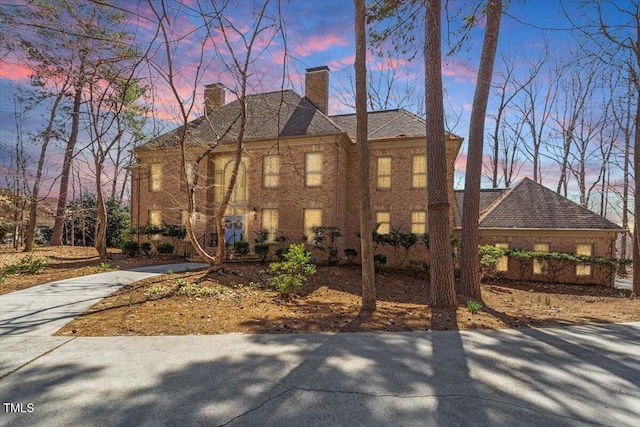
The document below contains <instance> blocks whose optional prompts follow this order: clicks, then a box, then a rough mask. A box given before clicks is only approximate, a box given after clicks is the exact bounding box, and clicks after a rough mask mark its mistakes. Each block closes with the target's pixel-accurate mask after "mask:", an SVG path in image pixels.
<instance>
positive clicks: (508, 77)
mask: <svg viewBox="0 0 640 427" xmlns="http://www.w3.org/2000/svg"><path fill="white" fill-rule="evenodd" d="M500 57H501V59H502V63H503V65H504V71H503V72H500V73H497V77H498V81H497V82H496V83H495V84H494V85H493V87H494V88H495V89H496V94H497V98H498V104H497V107H496V111H495V114H494V115H491V116H490V117H492V118H493V119H494V126H493V130H492V132H491V134H490V138H489V139H490V141H491V154H490V156H489V158H490V162H491V166H490V167H489V170H490V177H491V184H492V186H493V188H498V186H499V184H500V178H499V171H500V169H503V170H509V169H513V168H514V167H515V166H511V165H509V158H510V157H512V156H515V155H516V154H515V152H514V153H513V154H509V153H510V147H512V146H513V144H509V143H507V142H506V141H504V140H502V139H501V138H500V137H501V136H504V135H505V132H504V130H505V127H504V126H503V122H504V121H505V120H506V118H505V115H506V113H507V112H508V111H509V110H511V109H512V108H513V107H512V103H513V102H514V100H515V99H516V98H517V97H518V96H519V95H520V93H521V92H523V91H525V90H526V89H527V87H528V86H529V85H530V84H531V82H533V80H534V79H535V78H536V77H537V75H538V72H539V71H540V68H541V67H542V65H543V64H544V61H545V59H544V56H543V58H542V59H541V60H539V61H536V62H535V63H534V64H530V67H529V71H530V72H529V73H527V76H526V78H524V79H523V80H522V81H518V80H517V79H516V76H515V71H516V65H515V64H516V62H517V58H516V57H509V56H507V55H505V54H501V55H500ZM515 126H516V127H520V125H518V124H516V125H515ZM520 130H521V129H520ZM519 134H520V135H521V133H519ZM514 141H517V139H513V140H512V141H511V142H512V143H513V142H514ZM514 148H515V147H514ZM500 151H503V152H504V151H506V153H505V154H506V155H504V156H500ZM501 165H502V166H501ZM503 179H504V180H505V181H506V177H504V176H503ZM509 181H510V180H509ZM505 185H507V186H508V183H507V182H505Z"/></svg>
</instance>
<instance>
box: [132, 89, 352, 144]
mask: <svg viewBox="0 0 640 427" xmlns="http://www.w3.org/2000/svg"><path fill="white" fill-rule="evenodd" d="M246 102H247V126H246V129H245V135H244V138H245V141H259V140H265V139H276V138H283V137H290V136H305V135H327V134H337V133H343V132H344V131H343V130H342V129H340V128H339V127H338V126H336V124H335V123H333V122H332V121H331V120H330V119H329V118H328V117H327V116H326V115H324V114H323V113H322V112H321V111H320V110H318V109H317V108H316V107H315V106H314V105H313V104H311V102H309V101H308V100H307V99H306V98H302V97H301V96H300V95H298V94H297V93H295V92H294V91H292V90H285V91H277V92H269V93H261V94H256V95H249V96H247V97H246ZM239 113H240V103H239V101H238V100H235V101H232V102H230V103H228V104H226V105H225V106H223V107H222V108H219V109H216V110H214V111H213V112H212V113H211V114H209V116H208V117H204V116H202V117H199V118H197V119H195V120H193V121H191V122H189V123H188V124H187V132H188V139H187V143H188V144H189V145H202V144H209V143H211V142H213V141H215V140H216V138H217V136H216V134H224V133H225V132H226V131H227V129H230V131H229V132H228V133H227V134H226V135H225V136H224V137H223V138H222V141H223V142H231V141H235V140H236V139H237V137H238V131H239V129H240V118H239V116H240V114H239ZM181 129H182V127H178V128H176V129H174V130H172V131H170V132H167V133H165V134H164V135H161V136H159V137H157V138H155V139H153V140H151V141H149V142H148V143H146V144H144V145H142V146H140V147H139V148H138V150H145V149H157V148H165V147H175V146H177V145H178V144H179V142H180V140H179V136H180V131H181Z"/></svg>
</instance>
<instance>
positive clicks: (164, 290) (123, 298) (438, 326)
mask: <svg viewBox="0 0 640 427" xmlns="http://www.w3.org/2000/svg"><path fill="white" fill-rule="evenodd" d="M34 255H35V256H38V257H42V258H46V259H47V261H48V267H47V268H46V269H45V270H44V271H43V272H41V273H39V274H35V275H25V276H8V277H7V278H6V279H5V281H4V283H2V284H0V293H7V292H11V291H13V290H18V289H24V288H26V287H29V286H34V285H36V284H40V283H45V282H48V281H52V280H59V279H62V278H67V277H72V276H78V275H82V274H93V273H95V272H99V271H100V269H99V268H97V266H98V265H99V262H98V260H97V257H96V256H95V251H94V250H93V249H91V248H77V247H76V248H70V247H64V248H51V247H41V248H38V249H37V250H36V252H35V253H34ZM21 256H24V254H22V253H16V252H13V251H11V250H10V249H9V248H6V247H4V248H0V267H1V266H3V265H5V264H7V263H9V262H15V261H16V260H17V258H19V257H21ZM178 261H180V258H173V259H172V258H166V257H151V258H146V257H142V256H140V257H136V258H128V257H125V256H123V255H121V254H119V253H115V252H114V253H113V254H112V261H111V265H112V266H118V267H119V268H120V269H126V268H128V267H135V266H141V265H150V264H158V263H172V262H178ZM261 270H266V266H261V265H259V264H256V263H247V264H241V263H232V264H226V274H225V275H224V276H218V277H216V280H215V281H212V280H204V281H201V282H200V283H197V282H198V281H199V279H201V278H202V272H190V273H179V274H167V275H163V276H158V277H154V278H151V279H147V280H143V281H140V282H137V283H134V284H133V285H131V286H128V287H126V288H123V289H121V290H120V291H117V292H115V293H113V294H112V295H110V296H109V297H107V298H105V299H104V300H102V301H100V302H99V303H98V304H96V305H94V306H93V307H91V308H90V309H89V310H87V312H86V313H85V314H84V315H82V316H80V317H78V318H77V319H75V320H74V321H72V322H71V323H69V324H68V325H67V326H66V327H64V328H63V329H61V330H60V331H59V332H58V334H57V335H65V336H69V335H71V336H113V335H190V334H194V335H197V334H221V333H230V332H256V333H258V332H259V333H291V332H335V331H372V330H375V331H410V330H422V331H424V330H429V329H435V330H447V329H502V328H523V327H540V326H551V325H567V324H583V323H609V322H628V321H639V320H640V300H638V299H635V298H634V299H632V298H630V297H629V294H630V293H629V292H628V291H620V290H617V289H610V288H604V287H600V286H575V285H563V284H553V285H552V284H544V283H526V282H521V283H514V282H497V281H496V282H487V283H484V284H483V285H482V297H483V302H484V306H483V307H482V309H481V310H480V311H479V312H478V313H476V314H471V313H470V312H469V310H468V309H467V307H466V305H465V304H463V303H462V301H460V304H459V307H458V309H457V310H456V311H453V310H452V311H442V310H441V311H436V310H431V309H430V308H429V307H428V306H427V302H428V299H429V292H428V283H427V282H426V280H425V279H424V278H422V277H414V275H412V274H411V273H410V272H408V271H383V272H381V273H379V274H378V275H377V277H376V288H377V296H378V309H377V310H376V311H375V312H374V313H373V314H366V313H361V312H360V311H359V306H360V296H359V295H360V286H361V285H360V272H359V269H358V267H356V266H340V267H322V266H321V267H318V273H317V274H316V275H315V276H312V277H311V279H310V280H309V282H308V283H307V285H305V287H304V288H303V290H302V291H301V292H300V293H299V294H297V295H288V296H282V295H280V294H279V293H277V292H275V291H273V290H271V289H269V288H268V287H267V286H266V285H265V284H266V275H265V274H262V273H261ZM179 289H182V291H180V292H178V290H179ZM198 290H199V291H198ZM205 291H206V292H205ZM180 293H182V294H190V295H181V294H180Z"/></svg>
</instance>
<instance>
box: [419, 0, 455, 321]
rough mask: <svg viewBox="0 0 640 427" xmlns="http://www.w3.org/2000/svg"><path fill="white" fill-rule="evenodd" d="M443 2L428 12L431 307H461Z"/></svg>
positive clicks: (429, 6)
mask: <svg viewBox="0 0 640 427" xmlns="http://www.w3.org/2000/svg"><path fill="white" fill-rule="evenodd" d="M440 8H441V2H440V0H429V1H428V3H427V11H426V16H425V33H426V34H425V47H424V67H425V105H426V122H427V124H426V133H427V192H428V204H427V208H428V221H429V234H430V237H431V245H430V249H429V260H430V268H431V283H430V301H429V304H430V306H431V308H432V309H433V308H449V309H455V308H456V307H457V301H456V293H455V287H454V277H453V258H452V256H451V238H450V232H451V228H450V226H449V194H448V191H447V189H448V188H449V185H448V183H447V163H446V151H447V150H446V144H445V136H444V105H443V96H442V66H441V64H442V53H441V49H440V44H441V42H442V40H441V28H440V19H441V10H440Z"/></svg>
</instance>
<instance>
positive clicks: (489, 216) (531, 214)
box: [454, 178, 625, 285]
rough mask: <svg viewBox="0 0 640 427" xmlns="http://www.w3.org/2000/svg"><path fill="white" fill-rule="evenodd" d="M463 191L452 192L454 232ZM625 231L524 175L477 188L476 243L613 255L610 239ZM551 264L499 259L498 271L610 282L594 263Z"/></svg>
mask: <svg viewBox="0 0 640 427" xmlns="http://www.w3.org/2000/svg"><path fill="white" fill-rule="evenodd" d="M462 200H463V192H462V191H456V192H455V219H454V228H455V234H457V235H458V236H459V235H460V233H461V225H462V203H463V202H462ZM624 231H625V230H624V229H623V228H622V227H619V226H618V225H616V224H614V223H613V222H611V221H609V220H607V219H606V218H604V217H602V216H600V215H598V214H596V213H594V212H592V211H591V210H589V209H587V208H584V207H582V206H580V205H578V204H577V203H574V202H572V201H571V200H569V199H567V198H565V197H563V196H561V195H559V194H558V193H556V192H554V191H552V190H550V189H548V188H546V187H544V186H543V185H540V184H538V183H536V182H534V181H532V180H531V179H529V178H524V179H522V180H520V181H519V182H518V183H517V184H515V185H514V186H513V187H511V188H508V189H490V190H481V192H480V244H481V245H484V244H489V245H495V246H497V247H501V248H510V249H526V250H533V251H539V252H551V251H553V252H568V253H576V254H580V255H587V256H595V257H602V258H608V259H612V258H616V247H615V243H616V239H617V237H618V234H619V233H623V232H624ZM567 267H568V266H567V265H564V266H560V264H558V268H554V265H553V262H546V261H536V260H526V261H524V262H521V261H518V260H515V259H509V258H506V257H505V258H503V259H502V260H501V261H500V263H499V265H498V268H497V270H498V274H499V275H500V276H502V277H506V278H510V279H525V280H526V279H528V280H536V281H553V282H563V283H579V284H592V283H596V284H606V285H612V284H613V280H614V278H615V275H612V272H611V270H609V269H607V268H606V267H604V266H602V265H598V264H593V265H591V264H579V265H573V266H570V268H567Z"/></svg>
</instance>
